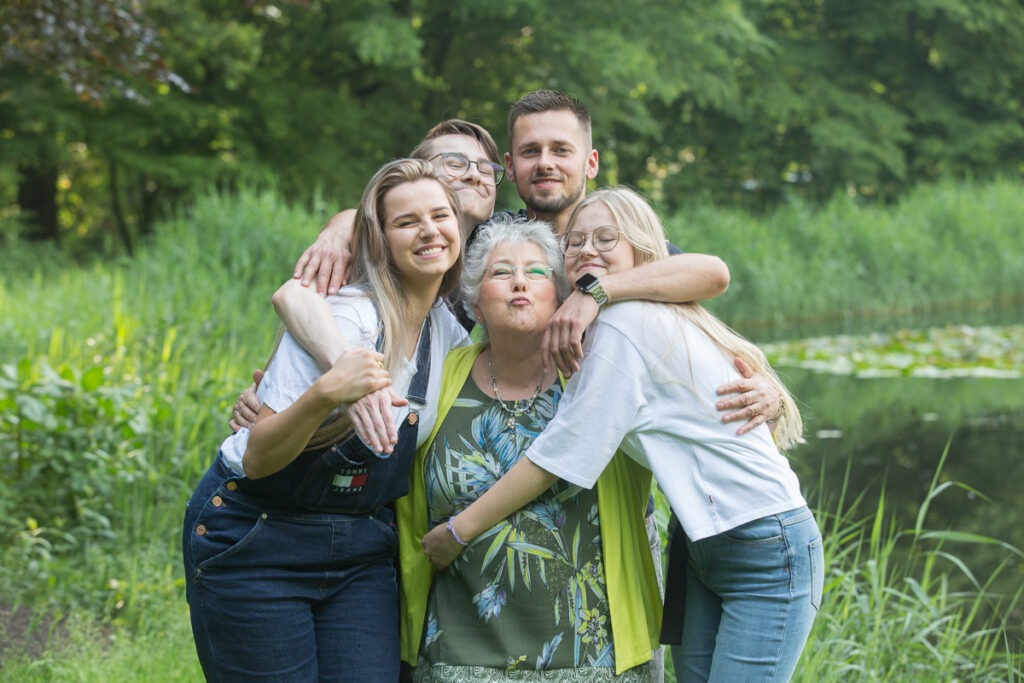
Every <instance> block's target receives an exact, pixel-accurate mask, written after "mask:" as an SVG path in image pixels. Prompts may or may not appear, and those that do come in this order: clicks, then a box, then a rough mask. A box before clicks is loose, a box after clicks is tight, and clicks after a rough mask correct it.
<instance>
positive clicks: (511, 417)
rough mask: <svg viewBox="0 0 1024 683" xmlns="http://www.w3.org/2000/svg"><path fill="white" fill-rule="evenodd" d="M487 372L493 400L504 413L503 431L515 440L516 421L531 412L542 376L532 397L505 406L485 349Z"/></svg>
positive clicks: (488, 353)
mask: <svg viewBox="0 0 1024 683" xmlns="http://www.w3.org/2000/svg"><path fill="white" fill-rule="evenodd" d="M487 370H488V371H489V372H490V373H491V389H493V390H494V398H496V399H498V405H499V406H501V412H503V413H505V429H506V430H508V431H510V432H512V439H513V440H515V438H516V420H517V419H518V418H520V417H522V416H523V415H525V414H526V413H527V412H528V411H530V410H533V404H534V403H536V402H537V397H538V396H540V391H541V388H542V387H541V385H542V384H543V382H544V377H543V375H542V376H541V382H540V384H538V385H537V388H536V389H535V390H534V392H533V396H531V397H530V398H527V399H522V400H519V401H511V402H510V403H511V404H512V405H511V406H509V405H507V404H506V403H505V401H503V400H502V399H501V394H500V393H498V380H497V378H496V377H495V376H494V366H492V365H491V350H490V349H487Z"/></svg>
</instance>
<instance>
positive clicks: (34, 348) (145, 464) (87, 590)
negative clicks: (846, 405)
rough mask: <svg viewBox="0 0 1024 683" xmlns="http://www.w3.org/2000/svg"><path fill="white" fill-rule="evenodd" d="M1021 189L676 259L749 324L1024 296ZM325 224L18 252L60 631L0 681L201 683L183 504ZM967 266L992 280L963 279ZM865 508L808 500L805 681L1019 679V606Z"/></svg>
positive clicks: (2, 491) (39, 550)
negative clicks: (814, 543)
mask: <svg viewBox="0 0 1024 683" xmlns="http://www.w3.org/2000/svg"><path fill="white" fill-rule="evenodd" d="M1020 194H1021V193H1020V191H1019V190H1018V189H1016V188H1015V187H1011V186H1010V185H1009V184H1004V183H993V184H990V185H984V186H977V187H975V186H963V187H960V186H940V187H937V188H931V189H923V190H921V191H919V192H918V193H916V194H914V195H913V196H911V197H910V198H908V199H907V200H906V201H905V202H903V203H902V204H900V205H899V206H897V207H893V208H892V209H890V210H882V209H877V208H871V207H866V208H865V207H859V206H857V205H856V204H853V203H850V202H848V201H846V200H845V199H842V200H836V202H834V203H833V204H830V205H829V206H828V207H826V208H825V209H823V210H822V211H820V212H811V211H810V210H809V209H807V208H806V207H800V206H793V207H789V208H787V209H785V210H783V211H782V212H780V213H779V214H776V215H773V216H769V217H767V218H764V219H756V220H755V219H752V218H750V217H747V216H744V215H742V214H736V213H728V212H724V211H720V210H714V209H710V208H700V207H697V208H695V209H694V213H693V214H692V215H690V216H687V217H677V218H675V219H674V220H670V221H668V223H669V225H670V226H672V227H673V229H674V230H676V229H678V228H679V226H681V225H687V226H692V225H705V226H711V227H713V228H714V229H713V230H712V229H710V227H709V228H708V229H706V230H703V231H702V234H701V235H700V236H699V237H698V236H697V235H691V234H690V233H691V230H690V228H689V227H688V228H687V230H686V233H685V235H684V236H683V237H682V238H680V237H679V236H678V235H677V236H676V240H677V241H678V242H679V243H680V244H683V245H685V246H686V247H687V248H689V249H691V250H701V251H709V252H713V253H718V254H721V255H723V257H725V258H726V260H727V261H728V262H729V263H730V266H731V268H732V273H733V284H732V287H731V289H730V293H729V294H728V295H727V296H726V297H725V298H724V299H723V301H722V302H721V303H720V304H719V308H718V309H717V310H718V312H719V313H720V314H722V315H723V316H724V317H726V319H728V320H729V321H730V322H731V323H732V324H734V325H735V326H737V327H738V328H740V329H744V328H745V325H747V324H753V323H755V322H757V321H760V320H763V319H764V318H765V317H766V316H769V317H772V318H777V319H778V320H783V321H789V320H802V319H813V318H814V317H815V316H823V315H839V314H838V313H836V312H837V311H842V312H843V313H842V315H851V316H852V315H855V314H857V313H858V312H867V311H870V310H882V309H886V310H890V309H901V308H903V307H906V306H921V305H924V306H930V307H936V308H941V307H943V306H945V305H947V304H949V303H950V302H951V301H954V300H959V299H961V298H963V297H962V296H961V293H964V292H970V296H971V297H979V298H987V299H989V300H995V299H998V298H999V297H1001V296H1003V295H1005V294H1006V293H1008V292H1017V293H1018V294H1019V288H1020V283H1022V282H1024V273H1021V269H1024V258H1021V256H1022V254H1021V250H1022V249H1021V247H1020V246H1019V244H1018V242H1019V238H1017V235H1016V228H1015V225H1016V223H1013V222H1011V217H1012V218H1013V219H1014V220H1016V219H1017V217H1019V216H1020V215H1024V199H1022V198H1021V196H1020ZM322 219H323V216H319V215H317V216H314V215H311V214H310V213H309V212H307V211H304V210H301V209H296V208H293V207H289V206H285V205H283V204H282V203H281V202H279V201H278V200H277V199H276V198H275V197H274V196H273V195H272V194H270V193H266V192H257V191H244V192H242V193H241V194H240V195H238V196H235V197H225V196H220V195H215V194H214V195H210V196H207V197H205V198H203V199H202V200H201V201H199V202H198V203H197V204H196V206H194V207H192V208H191V209H190V210H189V211H187V212H185V211H182V212H181V214H180V215H179V217H178V218H176V219H175V220H173V221H171V222H169V223H168V224H165V225H162V226H160V228H159V229H158V231H157V235H156V237H155V239H154V240H153V241H152V242H151V243H150V244H148V245H146V247H145V248H144V249H142V250H141V251H140V253H139V255H138V256H137V258H136V259H135V260H133V261H122V260H114V261H112V262H103V261H101V260H99V259H96V258H91V257H89V256H88V255H86V256H84V257H79V258H71V257H70V256H69V255H67V254H62V253H60V252H55V251H53V250H52V249H39V248H36V247H33V246H31V245H24V244H17V243H14V244H5V247H7V254H6V255H5V269H4V276H3V280H2V281H0V366H2V368H0V607H2V606H13V605H19V604H22V605H25V606H27V607H29V608H31V609H32V610H34V611H35V613H36V614H37V615H39V616H40V617H42V616H45V615H49V616H53V617H58V618H61V619H62V620H61V621H60V622H59V623H60V624H61V625H60V627H59V628H55V629H48V630H47V632H46V633H40V632H36V633H34V634H33V635H32V637H34V638H37V639H38V641H39V642H41V643H45V648H44V649H43V650H42V654H41V655H39V656H37V657H35V658H33V659H31V660H29V659H28V658H26V657H22V656H19V655H18V650H12V649H8V650H6V651H5V659H4V661H3V662H2V663H0V679H2V680H17V681H108V680H123V681H149V680H152V681H176V680H197V679H198V677H199V672H198V667H197V665H196V663H195V656H194V651H193V648H192V644H191V638H190V635H189V631H188V623H187V622H188V620H187V611H186V608H185V605H184V598H183V588H182V577H181V569H180V558H179V557H178V543H179V541H178V534H179V525H180V519H181V514H182V506H183V504H184V501H185V500H186V498H187V496H188V495H189V492H190V490H191V488H192V486H193V485H194V484H195V482H196V481H197V480H198V478H199V476H200V474H201V473H202V471H203V470H204V469H205V467H206V466H207V465H208V463H209V462H210V460H211V459H212V458H213V456H214V454H215V451H216V447H217V445H218V443H219V442H220V440H221V439H222V438H223V437H224V436H225V435H226V421H227V418H228V414H229V406H230V404H231V403H232V402H233V400H234V398H235V396H236V395H237V393H238V391H239V390H241V389H242V388H243V387H244V385H246V384H247V383H248V377H249V372H250V371H251V370H252V369H253V368H255V367H259V366H261V365H262V364H263V362H264V360H265V357H266V354H267V352H268V350H269V348H270V345H271V342H272V339H273V336H274V333H275V330H276V326H277V321H276V319H275V317H274V316H273V312H272V309H271V306H270V304H269V298H270V294H271V293H272V291H273V289H274V288H275V287H276V286H277V285H278V284H279V282H280V281H281V280H282V279H283V278H284V277H287V276H288V274H290V272H291V266H292V264H293V263H294V260H295V258H296V257H297V256H298V254H299V253H300V252H301V250H302V248H303V247H304V246H305V245H306V244H307V243H308V241H309V240H310V239H311V237H312V235H313V233H314V232H315V230H316V229H317V227H318V226H319V225H320V224H321V223H322ZM968 257H972V258H982V261H981V263H983V264H984V265H983V266H972V267H967V266H966V265H963V264H962V263H961V259H966V258H968ZM964 263H966V261H965V262H964ZM918 271H920V272H918ZM826 276H827V277H826ZM844 278H845V279H844ZM766 311H767V313H766ZM806 399H807V397H805V400H806ZM806 483H808V482H805V484H806ZM849 502H850V501H846V500H844V499H843V498H842V497H840V498H838V499H836V500H833V499H828V500H824V499H822V500H820V501H816V502H815V503H814V504H815V507H816V509H817V510H818V511H819V515H820V519H821V520H822V524H823V526H824V527H825V531H826V534H825V538H826V554H827V555H826V556H827V559H828V561H829V567H830V569H829V572H830V573H829V579H828V583H827V586H826V589H827V594H826V598H825V601H824V605H823V608H822V612H821V615H820V617H819V620H818V622H817V624H816V626H815V630H814V632H813V634H812V641H811V643H810V645H809V646H808V649H807V652H806V654H805V659H804V661H803V663H802V665H801V668H800V673H799V676H800V677H801V678H800V680H815V681H827V680H836V681H839V680H842V681H848V680H865V681H867V680H893V681H904V680H926V681H927V680H943V681H945V680H954V679H956V680H970V681H982V680H984V681H988V680H1003V681H1005V680H1019V679H1020V674H1019V673H1016V674H1011V673H1009V672H1010V670H1014V669H1016V670H1018V672H1019V669H1020V668H1021V659H1020V652H1021V647H1020V643H1019V642H1017V641H1004V640H1003V638H1004V637H1005V634H1006V633H1007V631H1006V630H1005V629H1003V628H1002V626H1003V624H1002V623H1001V621H1000V619H1001V618H1002V617H1001V616H1000V615H1003V614H1007V613H1009V612H1010V608H1011V607H1012V601H1013V600H1015V599H1016V598H1015V597H1014V596H1008V597H1007V598H1006V599H1005V601H1004V602H1003V603H997V600H996V598H995V597H994V596H990V595H989V594H988V592H987V588H986V585H987V583H988V578H987V577H985V578H976V579H975V581H974V582H973V584H972V585H973V586H974V588H973V590H971V591H967V592H963V591H954V590H953V589H952V588H950V585H951V583H950V581H949V580H948V579H947V577H948V576H950V575H951V574H954V573H956V574H958V575H961V574H962V573H963V571H964V567H966V563H964V562H961V561H959V560H958V559H957V558H958V554H959V556H960V557H965V558H966V557H969V554H970V546H966V545H964V541H963V540H962V539H956V538H954V537H952V536H949V535H947V536H946V537H945V538H934V537H928V535H927V534H925V533H924V529H923V527H922V528H920V529H911V530H897V529H896V528H895V527H894V526H893V522H891V521H889V520H890V517H889V516H888V515H887V514H886V513H887V508H886V504H885V501H884V499H883V500H882V501H881V502H879V503H878V510H877V514H876V515H875V517H874V518H872V519H868V520H861V519H852V518H850V516H849V515H848V513H846V512H844V511H845V510H848V509H850V507H851V506H850V505H849V504H848V503H849ZM979 542H980V541H979ZM986 542H987V541H986ZM908 551H909V552H908ZM41 623H44V624H45V623H50V622H49V621H47V620H45V619H43V620H42V621H41ZM926 672H939V673H926Z"/></svg>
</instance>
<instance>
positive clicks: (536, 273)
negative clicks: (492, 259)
mask: <svg viewBox="0 0 1024 683" xmlns="http://www.w3.org/2000/svg"><path fill="white" fill-rule="evenodd" d="M517 270H521V271H523V275H524V276H525V277H526V279H527V280H548V279H550V278H551V276H552V274H553V273H554V272H555V269H554V268H552V267H551V266H546V265H544V264H543V263H531V264H529V265H526V266H514V265H512V264H511V263H495V264H494V265H493V266H488V267H486V268H484V271H485V272H488V273H490V274H491V279H492V280H511V279H512V278H513V277H515V274H516V271H517Z"/></svg>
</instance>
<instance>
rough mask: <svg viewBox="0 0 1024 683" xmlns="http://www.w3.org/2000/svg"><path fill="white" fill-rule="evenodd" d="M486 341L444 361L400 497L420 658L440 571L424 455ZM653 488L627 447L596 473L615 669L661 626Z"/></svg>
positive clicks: (641, 657)
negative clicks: (428, 547)
mask: <svg viewBox="0 0 1024 683" xmlns="http://www.w3.org/2000/svg"><path fill="white" fill-rule="evenodd" d="M484 348H485V346H484V345H483V344H475V345H473V346H464V347H461V348H458V349H455V350H454V351H452V352H451V353H449V354H448V358H447V360H446V361H445V364H444V373H443V379H442V383H441V398H440V401H439V404H438V415H437V422H435V424H434V428H433V430H432V431H431V433H430V438H428V439H427V440H426V441H425V442H424V443H423V446H422V447H420V448H419V449H418V450H417V451H416V461H415V462H414V463H413V469H412V474H411V477H412V479H411V482H410V487H409V488H410V490H409V495H407V496H404V497H403V498H400V499H398V500H397V501H395V508H396V513H397V518H398V544H399V550H398V553H399V565H400V570H401V577H402V578H401V589H402V611H401V625H402V659H403V660H404V661H405V662H407V663H409V664H411V665H412V666H415V665H416V662H417V657H418V655H419V648H420V643H421V642H422V639H423V626H424V621H425V619H426V613H427V599H428V595H429V593H430V584H431V581H433V577H434V573H433V569H432V568H431V566H430V562H429V561H428V560H427V557H426V555H424V554H423V549H422V547H421V546H420V539H421V538H422V537H423V535H424V534H426V533H427V531H428V530H429V529H428V518H427V492H426V485H425V484H424V481H425V479H424V461H425V458H426V455H427V453H429V450H430V445H431V443H432V442H433V441H434V438H435V437H436V436H437V432H438V430H439V429H440V427H441V423H442V422H443V421H444V418H445V416H446V415H447V414H448V411H449V410H450V409H451V407H452V405H453V404H454V403H455V399H456V398H457V397H458V395H459V392H460V391H461V390H462V386H463V384H465V381H466V378H467V377H469V373H470V370H471V369H472V367H473V361H475V360H476V357H477V356H478V355H480V352H481V351H482V350H483V349H484ZM650 490H651V473H650V471H649V470H648V469H646V468H645V467H643V466H641V465H640V464H638V463H637V462H636V461H634V460H632V459H630V458H629V457H628V456H627V455H625V454H624V453H621V452H619V453H616V454H615V457H614V458H612V461H611V463H610V464H609V465H608V467H607V468H605V471H604V473H603V474H602V475H601V476H600V478H598V480H597V505H598V515H599V517H600V520H601V545H602V550H603V558H604V575H605V583H606V586H607V589H608V608H609V611H610V612H611V621H612V634H613V637H614V638H615V673H616V674H621V673H622V672H623V671H625V670H627V669H631V668H633V667H634V666H638V665H640V664H643V663H644V662H646V661H648V660H649V659H650V658H651V653H652V651H653V650H654V649H656V648H657V647H658V646H659V645H658V637H659V633H660V629H661V598H660V595H659V592H658V581H657V578H656V577H655V574H654V562H653V560H652V559H651V552H650V548H649V546H648V541H647V531H646V528H645V527H644V512H645V510H646V507H647V498H648V496H649V495H650Z"/></svg>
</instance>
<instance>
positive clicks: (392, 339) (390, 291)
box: [306, 159, 463, 449]
mask: <svg viewBox="0 0 1024 683" xmlns="http://www.w3.org/2000/svg"><path fill="white" fill-rule="evenodd" d="M419 180H432V181H434V182H436V183H437V184H438V185H440V186H441V188H442V189H443V190H444V193H445V196H446V197H447V199H448V204H449V205H450V206H451V208H452V211H453V212H454V213H455V219H456V221H458V219H459V200H458V198H457V197H456V195H455V192H454V191H453V190H452V189H451V188H450V187H449V186H448V184H447V183H446V182H445V181H444V180H443V179H442V178H441V176H440V175H438V173H437V171H436V170H435V169H434V167H433V165H432V164H430V163H429V162H427V161H424V160H422V159H397V160H395V161H392V162H390V163H387V164H385V165H384V166H382V167H381V168H380V170H378V171H377V173H375V174H374V176H373V178H371V179H370V182H369V183H367V185H366V189H365V190H363V198H362V199H361V200H360V202H359V208H358V209H357V210H356V216H355V223H354V225H353V228H352V247H351V249H352V265H351V270H350V271H349V273H350V274H349V284H350V285H354V286H358V287H360V288H361V289H362V290H363V292H364V293H365V295H366V296H368V297H369V298H370V299H372V300H373V302H374V304H375V306H376V308H377V314H378V316H379V318H380V325H381V328H380V333H381V334H382V336H383V344H382V346H381V349H380V352H381V353H382V354H384V367H385V368H387V370H388V372H389V373H391V375H392V376H394V375H395V374H396V372H397V371H398V369H399V368H400V366H401V364H402V363H403V351H402V340H403V339H405V338H406V337H407V336H408V335H407V333H408V332H410V330H409V329H408V327H409V325H410V322H409V321H408V320H407V315H406V314H407V312H408V311H407V303H406V302H407V299H406V297H405V295H404V290H405V285H404V284H403V283H402V280H401V278H400V277H399V273H398V268H397V267H396V266H395V260H394V258H393V257H392V255H391V250H390V249H389V248H388V242H387V238H386V237H385V235H384V229H385V228H384V221H385V219H386V216H385V211H384V199H385V197H386V196H387V193H388V192H390V191H391V190H393V189H395V188H396V187H398V186H399V185H404V184H406V183H413V182H416V181H419ZM452 246H454V247H456V248H458V249H459V255H458V258H457V259H456V261H455V264H454V265H452V267H451V268H449V269H448V272H446V273H445V274H444V276H443V278H442V279H441V287H440V289H439V291H438V293H437V295H438V297H439V298H440V297H445V296H448V295H449V294H451V293H452V292H454V291H455V290H456V289H457V288H458V286H459V277H460V276H461V274H462V261H463V258H462V248H461V243H456V244H454V245H452ZM440 305H443V303H442V304H440ZM351 431H352V422H351V420H349V419H348V417H347V416H342V417H339V418H338V419H335V420H331V421H330V422H327V423H325V424H324V425H322V426H321V427H320V428H319V429H317V431H316V432H315V433H314V434H313V437H312V438H311V439H310V441H309V444H308V445H307V446H306V448H307V449H313V448H321V447H323V446H325V445H327V444H331V443H334V442H335V441H338V440H339V439H341V438H342V437H344V436H347V435H348V433H349V432H351Z"/></svg>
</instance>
